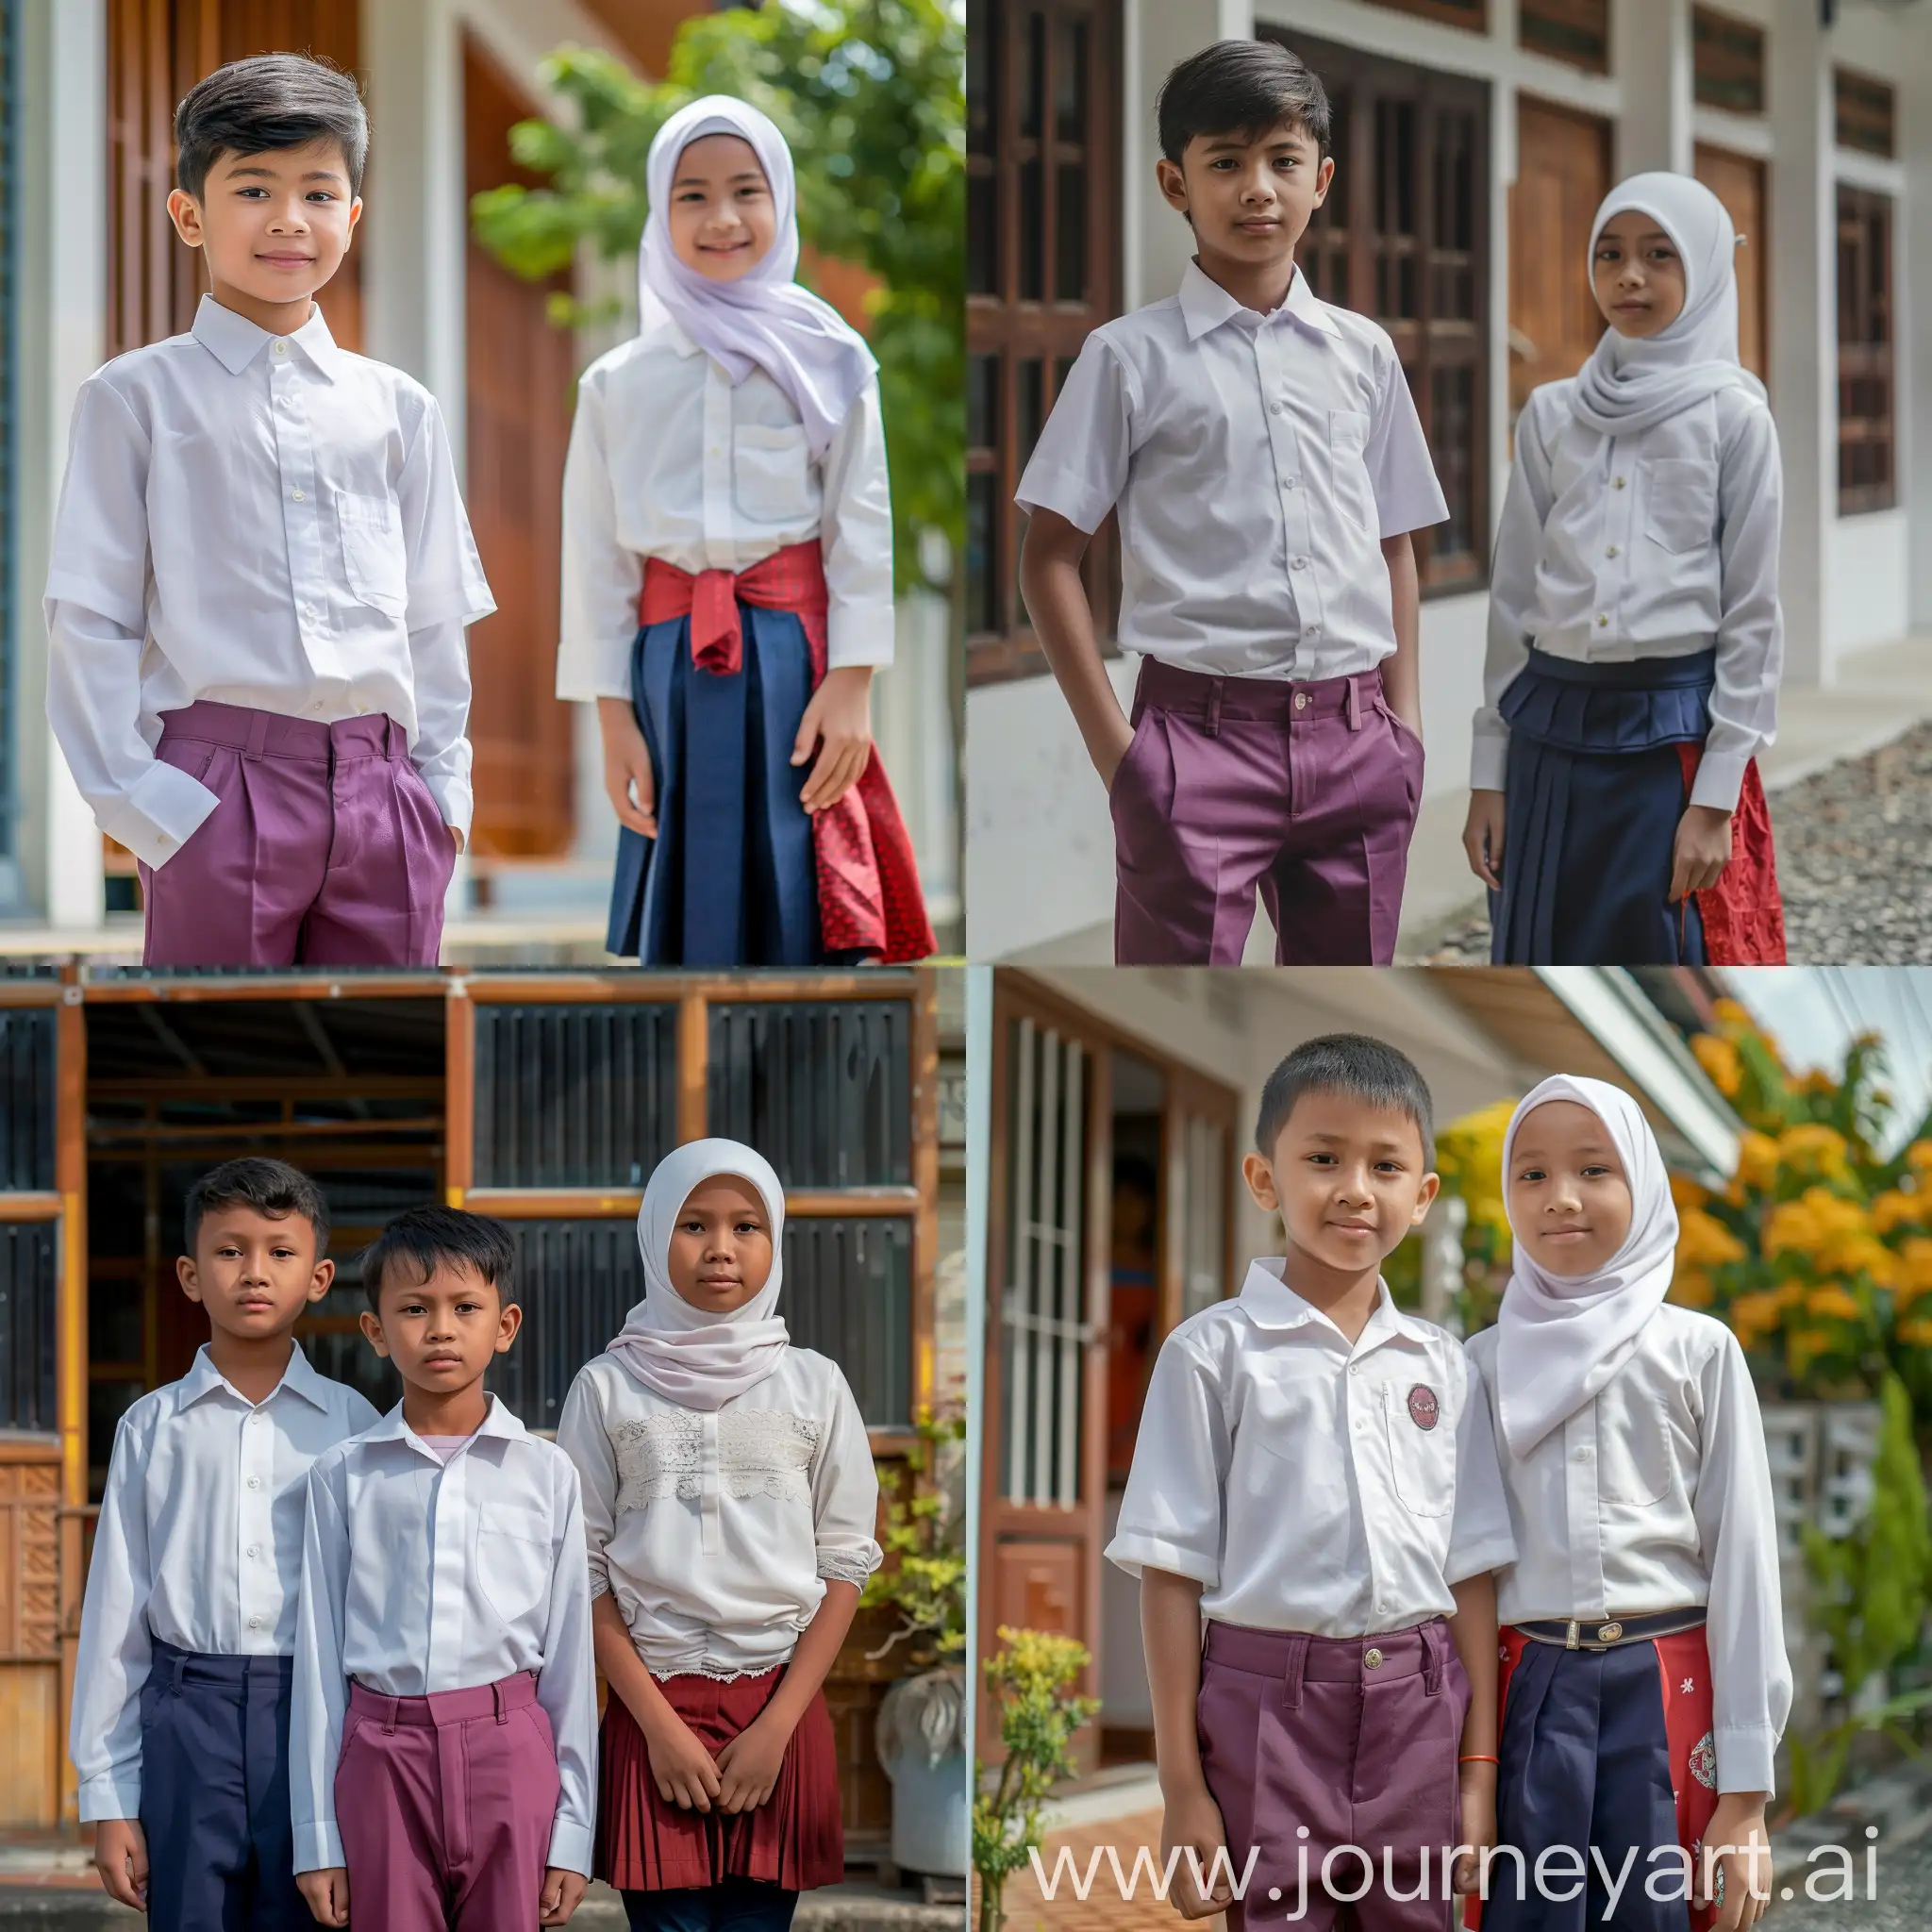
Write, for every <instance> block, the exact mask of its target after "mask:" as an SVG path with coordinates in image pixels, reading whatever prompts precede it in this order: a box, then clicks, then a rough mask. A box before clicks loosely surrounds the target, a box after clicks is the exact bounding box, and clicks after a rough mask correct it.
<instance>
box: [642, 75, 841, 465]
mask: <svg viewBox="0 0 1932 1932" xmlns="http://www.w3.org/2000/svg"><path fill="white" fill-rule="evenodd" d="M708 134H735V135H737V136H739V138H740V139H741V140H743V141H747V142H750V143H751V147H752V151H753V153H755V154H756V155H757V156H758V165H759V166H760V167H761V168H762V169H763V170H764V171H765V179H766V181H767V182H769V183H770V184H771V190H772V200H773V202H774V206H775V208H776V212H777V226H776V232H775V233H774V237H773V241H772V246H771V248H770V249H769V250H768V251H767V253H766V254H765V256H764V258H763V259H762V260H760V261H758V263H757V264H756V265H755V266H753V267H752V268H750V269H748V270H746V271H745V273H744V274H743V275H741V276H740V277H739V278H738V279H737V280H736V281H735V282H714V281H711V280H709V279H708V278H707V277H706V276H704V275H699V274H698V272H697V271H696V270H695V269H693V268H687V267H686V266H685V265H684V263H683V262H681V261H679V260H678V258H677V253H676V251H675V249H674V248H673V247H672V245H671V220H670V213H669V209H670V205H671V184H672V182H673V181H674V180H675V177H676V173H677V163H678V160H679V158H680V157H681V156H682V155H683V153H684V151H685V149H686V148H687V147H689V146H690V145H691V142H694V141H698V140H701V139H703V137H704V136H706V135H708ZM644 188H645V192H646V194H647V195H648V197H649V202H650V211H649V213H648V214H647V216H646V217H645V221H644V239H643V243H642V246H641V247H640V249H639V250H638V310H639V322H640V325H641V328H643V329H649V328H652V327H654V326H657V325H659V324H660V323H662V322H663V321H664V320H665V318H666V317H669V318H670V319H671V320H672V321H674V322H675V323H676V324H677V325H678V326H679V327H680V328H681V329H683V330H684V332H685V334H686V335H688V336H689V337H690V338H691V341H694V342H695V343H696V344H697V345H698V347H699V348H701V349H702V350H704V352H705V353H706V354H707V355H708V356H709V357H710V358H712V359H713V360H714V361H716V362H717V363H718V364H719V365H720V366H721V367H722V368H723V369H724V373H725V374H726V375H728V376H730V378H731V380H732V382H733V384H734V385H735V384H738V383H741V382H742V381H743V380H744V378H745V377H746V376H747V375H750V374H751V372H752V370H753V369H754V368H755V367H756V368H758V369H762V370H763V371H764V372H765V374H766V375H769V376H770V377H771V378H772V380H773V381H774V382H775V383H776V384H777V385H778V387H779V388H780V389H782V390H783V391H785V393H786V394H787V395H788V396H790V397H791V401H792V403H793V405H794V406H795V407H796V408H797V410H798V413H799V415H800V417H801V418H802V419H803V421H804V423H805V434H806V441H808V444H809V445H810V447H811V452H812V454H813V455H814V456H823V455H824V452H825V450H826V449H827V448H828V447H829V445H830V443H831V441H832V438H833V436H834V434H835V433H836V432H837V430H838V427H839V425H840V424H841V422H842V421H843V420H844V417H845V412H846V411H847V410H848V409H849V408H851V407H852V405H853V403H854V402H855V401H857V400H858V397H859V396H860V395H861V394H862V393H863V392H864V390H865V387H866V385H867V384H868V383H869V382H871V380H872V379H873V375H874V372H875V371H876V370H877V368H878V364H877V363H876V362H875V361H874V359H873V353H872V351H871V350H870V349H869V348H867V347H866V345H865V338H864V337H863V336H861V335H860V334H859V333H858V330H857V329H855V328H853V327H852V326H851V325H849V324H848V323H847V322H846V321H845V320H844V318H843V317H842V316H841V315H840V313H839V311H838V310H837V309H836V308H833V307H832V306H831V305H830V304H829V303H827V302H822V301H821V300H820V299H819V298H818V297H817V296H816V295H814V294H813V293H811V291H809V290H808V289H802V288H800V287H799V285H798V284H797V282H795V281H794V280H793V279H792V276H793V275H795V274H796V273H797V270H798V187H797V181H796V179H795V177H794V175H793V172H792V166H791V149H790V148H789V147H787V146H786V144H785V137H784V136H783V135H782V134H780V133H779V132H778V129H777V126H776V125H775V124H774V122H773V121H772V120H771V119H770V117H769V116H767V115H765V114H761V113H760V112H759V111H758V108H754V107H751V106H749V105H748V104H747V103H745V102H743V101H739V100H734V99H732V97H731V96H730V95H729V94H707V95H705V97H704V98H703V99H702V100H696V101H693V102H691V105H690V106H689V107H687V108H679V109H678V110H677V112H676V113H675V114H674V115H672V117H671V118H670V120H668V121H667V122H665V124H664V125H663V126H662V127H660V128H659V129H658V138H657V139H656V140H655V141H654V142H652V143H651V152H650V155H649V156H648V158H646V160H645V162H644Z"/></svg>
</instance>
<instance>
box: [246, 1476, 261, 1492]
mask: <svg viewBox="0 0 1932 1932" xmlns="http://www.w3.org/2000/svg"><path fill="white" fill-rule="evenodd" d="M248 1487H249V1488H250V1489H251V1490H258V1489H260V1487H261V1478H260V1477H259V1476H258V1475H252V1476H250V1477H249V1478H248Z"/></svg>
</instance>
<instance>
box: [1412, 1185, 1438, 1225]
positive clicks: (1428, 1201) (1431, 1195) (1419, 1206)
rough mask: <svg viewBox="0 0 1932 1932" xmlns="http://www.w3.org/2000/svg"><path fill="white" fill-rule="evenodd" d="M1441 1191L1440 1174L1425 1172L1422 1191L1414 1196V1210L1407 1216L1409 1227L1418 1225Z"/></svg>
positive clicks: (1421, 1222)
mask: <svg viewBox="0 0 1932 1932" xmlns="http://www.w3.org/2000/svg"><path fill="white" fill-rule="evenodd" d="M1441 1191H1442V1176H1441V1174H1424V1176H1423V1185H1422V1191H1421V1192H1420V1193H1418V1194H1417V1195H1416V1197H1415V1212H1414V1213H1413V1214H1411V1215H1410V1216H1409V1217H1408V1224H1409V1225H1410V1226H1411V1227H1420V1226H1421V1225H1422V1224H1423V1222H1424V1218H1425V1217H1426V1216H1427V1214H1428V1211H1429V1208H1430V1207H1431V1206H1432V1205H1433V1204H1434V1202H1435V1199H1436V1196H1437V1195H1438V1194H1440V1193H1441Z"/></svg>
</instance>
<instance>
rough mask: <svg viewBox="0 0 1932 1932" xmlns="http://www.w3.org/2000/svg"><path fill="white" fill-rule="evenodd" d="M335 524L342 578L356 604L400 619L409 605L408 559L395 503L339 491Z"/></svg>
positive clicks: (378, 497)
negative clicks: (339, 544)
mask: <svg viewBox="0 0 1932 1932" xmlns="http://www.w3.org/2000/svg"><path fill="white" fill-rule="evenodd" d="M336 524H337V526H338V528H339V529H340V530H341V540H342V575H344V576H345V577H346V578H347V579H348V584H349V590H350V591H351V593H352V594H353V595H354V596H355V598H356V601H357V602H358V604H367V605H368V606H370V608H372V609H375V610H380V611H382V612H383V613H384V615H385V616H389V617H400V616H401V615H402V614H403V612H404V610H405V609H406V608H408V601H409V581H408V556H407V555H406V553H405V552H404V549H403V531H402V520H401V519H400V517H398V515H397V514H396V507H395V505H394V504H393V503H391V501H390V499H389V498H388V497H386V496H358V495H357V494H356V493H355V492H354V491H348V490H338V491H336Z"/></svg>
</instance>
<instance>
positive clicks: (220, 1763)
mask: <svg viewBox="0 0 1932 1932" xmlns="http://www.w3.org/2000/svg"><path fill="white" fill-rule="evenodd" d="M186 1220H187V1229H186V1234H187V1243H186V1244H187V1249H188V1252H187V1253H186V1254H184V1255H183V1256H181V1257H180V1258H179V1259H178V1260H177V1261H176V1262H175V1274H176V1276H177V1277H178V1278H179V1280H180V1283H181V1289H182V1292H183V1293H185V1294H186V1295H187V1296H188V1298H189V1300H190V1301H194V1302H199V1303H200V1304H201V1305H202V1307H204V1308H206V1309H207V1310H208V1341H206V1342H205V1343H204V1344H203V1345H202V1347H201V1349H200V1350H199V1351H198V1353H197V1354H196V1356H195V1358H194V1366H193V1367H192V1369H191V1370H190V1371H189V1372H188V1374H186V1375H184V1376H183V1377H182V1378H181V1379H180V1381H178V1382H170V1383H168V1384H167V1385H166V1386H165V1387H164V1388H160V1389H156V1390H153V1391H150V1392H149V1393H148V1394H146V1395H143V1396H142V1398H141V1400H140V1401H139V1402H137V1403H136V1404H135V1405H134V1406H133V1407H131V1408H130V1409H129V1410H128V1411H127V1413H126V1414H125V1415H124V1416H123V1417H122V1418H121V1423H120V1426H119V1427H118V1428H117V1429H116V1430H115V1431H114V1452H113V1457H112V1459H111V1460H110V1461H109V1463H108V1486H107V1490H106V1492H105V1493H104V1494H103V1496H102V1498H101V1514H100V1521H99V1524H97V1526H96V1528H95V1531H94V1552H93V1560H92V1563H91V1564H90V1566H89V1569H88V1581H87V1599H86V1602H85V1603H84V1604H83V1606H82V1607H81V1614H80V1647H79V1650H78V1652H77V1654H76V1656H75V1672H74V1684H75V1691H74V1716H73V1724H72V1729H71V1731H70V1735H69V1739H68V1749H69V1751H70V1752H71V1753H72V1755H73V1757H74V1764H75V1771H76V1772H77V1773H78V1774H79V1778H80V1816H81V1820H82V1822H83V1823H90V1822H92V1823H94V1865H95V1868H96V1870H98V1872H99V1873H100V1875H101V1883H102V1885H103V1886H104V1887H105V1888H106V1889H107V1891H108V1896H109V1897H110V1898H114V1899H118V1900H119V1901H120V1902H121V1904H123V1905H125V1906H133V1907H136V1909H138V1910H145V1911H146V1913H147V1915H148V1923H149V1924H151V1925H153V1926H154V1927H155V1932H202V1928H204V1927H207V1926H210V1925H224V1926H239V1927H246V1928H248V1932H302V1928H305V1927H307V1926H308V1925H309V1924H311V1923H312V1921H311V1920H310V1918H309V1916H308V1907H307V1906H306V1905H305V1904H304V1903H303V1900H302V1895H301V1893H300V1892H299V1891H298V1890H296V1888H295V1874H294V1847H293V1841H292V1839H291V1831H290V1822H289V1757H288V1735H289V1684H290V1672H291V1667H292V1666H291V1655H292V1653H293V1651H294V1648H295V1595H296V1590H297V1587H298V1585H299V1584H300V1582H301V1576H302V1510H303V1502H304V1495H305V1485H306V1484H307V1482H308V1467H309V1464H310V1463H312V1462H313V1461H314V1460H315V1458H316V1457H318V1456H320V1455H321V1454H322V1453H323V1451H324V1450H325V1449H329V1448H332V1447H333V1446H334V1445H335V1444H336V1443H338V1442H340V1441H343V1440H344V1439H345V1438H346V1437H349V1436H353V1435H354V1434H355V1433H356V1432H357V1430H358V1429H361V1428H366V1427H367V1426H368V1425H369V1424H371V1423H372V1422H374V1421H375V1410H374V1409H373V1408H371V1407H370V1406H369V1405H368V1403H366V1402H365V1401H363V1399H362V1398H361V1396H359V1395H358V1394H357V1393H356V1391H354V1390H353V1389H347V1388H344V1387H343V1386H342V1384H341V1383H340V1382H331V1381H329V1380H328V1379H327V1378H326V1377H325V1376H323V1375H319V1374H316V1372H315V1371H314V1370H313V1369H312V1368H310V1367H309V1365H308V1357H306V1356H305V1355H304V1354H303V1353H302V1351H301V1349H300V1348H299V1347H297V1346H296V1344H295V1341H294V1327H295V1324H296V1322H297V1321H298V1320H300V1318H301V1317H302V1315H303V1314H304V1313H305V1312H306V1311H307V1309H308V1307H309V1305H310V1304H311V1303H314V1302H319V1301H320V1300H321V1299H322V1298H323V1296H324V1295H325V1294H326V1293H327V1292H328V1287H329V1283H330V1281H331V1280H333V1278H334V1276H335V1263H334V1262H333V1261H329V1260H325V1258H324V1251H325V1249H326V1248H327V1246H328V1208H327V1206H326V1205H325V1202H324V1200H323V1197H322V1191H321V1190H320V1189H319V1188H317V1187H316V1185H315V1183H314V1182H313V1181H312V1180H310V1179H309V1178H308V1175H307V1174H301V1173H298V1172H297V1171H296V1170H295V1169H294V1168H292V1167H290V1166H288V1165H287V1164H286V1163H285V1162H283V1161H279V1160H260V1159H252V1158H251V1159H245V1160H230V1161H227V1162H225V1164H224V1165H223V1166H221V1167H218V1168H216V1169H214V1170H213V1172H212V1173H209V1174H204V1175H203V1176H202V1177H201V1178H200V1179H199V1180H198V1181H196V1182H195V1184H194V1185H193V1187H192V1188H191V1189H190V1190H189V1191H188V1205H187V1215H186Z"/></svg>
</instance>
